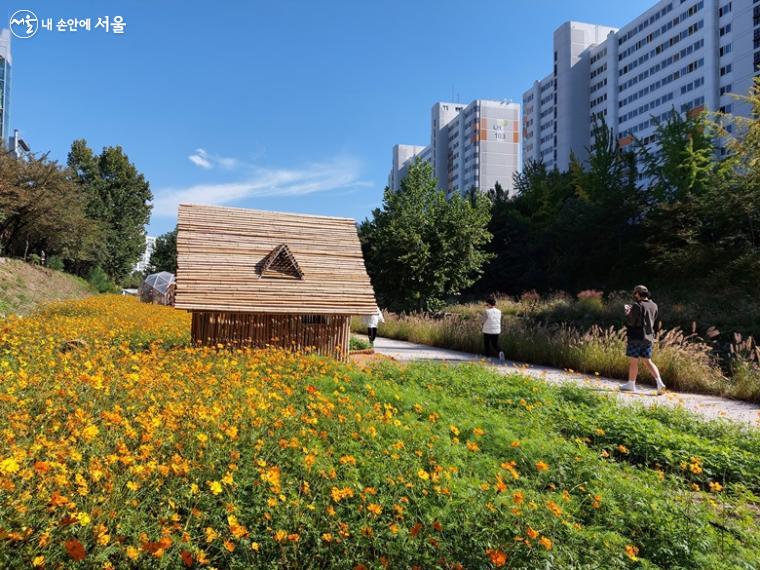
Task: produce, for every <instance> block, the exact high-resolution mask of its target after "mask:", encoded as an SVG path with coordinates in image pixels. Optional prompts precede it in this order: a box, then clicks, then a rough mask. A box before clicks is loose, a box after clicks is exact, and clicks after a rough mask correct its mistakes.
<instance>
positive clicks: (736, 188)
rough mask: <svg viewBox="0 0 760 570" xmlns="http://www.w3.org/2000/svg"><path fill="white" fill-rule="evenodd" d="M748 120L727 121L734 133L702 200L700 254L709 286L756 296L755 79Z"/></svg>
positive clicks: (759, 101)
mask: <svg viewBox="0 0 760 570" xmlns="http://www.w3.org/2000/svg"><path fill="white" fill-rule="evenodd" d="M743 99H744V101H745V102H746V103H747V104H748V105H749V106H750V108H751V110H752V111H751V114H750V116H749V117H739V116H735V117H728V120H729V121H731V122H733V123H734V125H735V127H736V131H735V132H736V134H737V136H736V137H735V138H732V139H730V140H729V143H728V151H729V152H728V158H727V159H726V160H725V161H724V162H723V164H722V165H721V169H720V172H719V176H718V177H717V178H716V182H715V184H714V185H713V186H712V187H711V188H710V190H709V191H708V192H707V194H706V196H705V197H704V199H703V200H701V205H702V208H701V211H700V214H701V219H702V223H701V226H700V233H699V238H700V239H699V249H700V251H704V250H707V254H703V257H705V258H706V263H705V264H706V265H707V267H708V268H709V270H708V269H706V270H705V271H704V273H705V274H706V275H709V280H708V282H709V284H710V285H711V286H713V287H715V286H718V287H721V288H724V289H732V290H735V289H737V288H740V289H741V290H743V291H745V292H748V293H749V294H750V295H752V296H753V297H754V298H755V299H756V298H757V295H758V294H760V289H759V288H758V283H760V78H758V77H756V78H755V80H754V84H753V87H752V89H751V91H750V93H749V94H748V95H747V96H746V97H743Z"/></svg>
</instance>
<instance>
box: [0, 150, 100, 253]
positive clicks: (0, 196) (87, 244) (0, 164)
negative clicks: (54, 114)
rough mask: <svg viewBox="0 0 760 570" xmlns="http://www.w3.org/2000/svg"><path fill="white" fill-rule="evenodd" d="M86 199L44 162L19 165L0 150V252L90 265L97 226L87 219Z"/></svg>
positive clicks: (29, 159)
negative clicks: (42, 255)
mask: <svg viewBox="0 0 760 570" xmlns="http://www.w3.org/2000/svg"><path fill="white" fill-rule="evenodd" d="M86 207H87V198H86V196H85V195H84V194H83V193H82V192H81V191H80V189H79V188H78V187H77V186H76V185H75V184H74V183H72V182H71V180H70V179H69V176H68V174H67V172H66V171H65V170H64V169H62V168H61V167H60V166H59V165H58V164H57V163H56V162H54V161H51V160H49V159H48V158H47V156H42V157H27V158H25V159H24V160H19V159H16V158H15V157H13V156H12V155H10V154H9V153H7V152H4V151H2V150H1V149H0V252H3V253H5V254H7V255H12V256H18V257H22V256H23V257H26V256H28V255H30V254H35V255H41V253H42V252H43V251H44V252H45V254H46V256H47V257H51V256H56V257H59V258H63V259H64V260H65V261H66V264H67V265H68V266H72V265H73V266H75V265H76V264H78V263H82V262H87V261H91V260H93V259H94V258H95V257H96V255H97V247H98V244H99V243H101V241H102V232H101V227H100V225H99V224H98V223H97V222H95V221H93V220H91V219H89V218H88V217H87V215H86Z"/></svg>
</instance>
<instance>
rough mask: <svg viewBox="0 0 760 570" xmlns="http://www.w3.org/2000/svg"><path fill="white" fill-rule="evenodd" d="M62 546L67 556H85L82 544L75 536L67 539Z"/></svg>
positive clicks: (76, 558) (80, 558)
mask: <svg viewBox="0 0 760 570" xmlns="http://www.w3.org/2000/svg"><path fill="white" fill-rule="evenodd" d="M63 546H64V548H65V549H66V554H68V555H69V558H71V559H72V560H84V559H85V557H86V556H87V552H86V551H85V549H84V546H83V545H82V543H81V542H79V541H78V540H77V539H75V538H71V539H69V540H67V541H66V542H64V543H63Z"/></svg>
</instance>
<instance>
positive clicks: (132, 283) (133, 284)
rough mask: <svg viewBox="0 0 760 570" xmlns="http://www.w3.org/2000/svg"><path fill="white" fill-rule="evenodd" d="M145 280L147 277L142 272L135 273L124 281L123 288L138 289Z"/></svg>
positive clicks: (122, 282)
mask: <svg viewBox="0 0 760 570" xmlns="http://www.w3.org/2000/svg"><path fill="white" fill-rule="evenodd" d="M143 279H145V275H143V274H142V273H141V272H140V271H133V272H132V273H130V274H129V275H128V276H127V277H125V278H124V279H122V281H121V286H122V287H124V288H125V289H137V288H139V287H140V285H142V282H143Z"/></svg>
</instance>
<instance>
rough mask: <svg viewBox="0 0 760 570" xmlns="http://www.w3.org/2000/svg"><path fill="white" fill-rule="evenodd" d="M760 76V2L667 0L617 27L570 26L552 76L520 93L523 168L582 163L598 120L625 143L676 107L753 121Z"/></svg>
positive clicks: (557, 40) (645, 137) (646, 133)
mask: <svg viewBox="0 0 760 570" xmlns="http://www.w3.org/2000/svg"><path fill="white" fill-rule="evenodd" d="M759 72H760V0H662V1H661V2H658V3H657V4H655V5H654V6H652V7H651V8H650V9H649V10H647V11H646V12H644V13H643V14H642V15H641V16H639V17H638V18H636V19H634V20H633V21H632V22H630V23H628V24H626V25H625V26H623V27H621V28H620V29H616V28H610V27H607V26H600V25H595V24H584V23H580V22H566V23H564V24H562V25H561V26H560V27H559V28H558V29H557V30H556V31H555V32H554V62H553V68H552V71H551V73H550V74H549V75H547V76H546V77H545V78H544V79H542V80H539V81H536V82H535V83H534V84H533V87H532V88H531V89H529V90H528V91H526V92H525V93H524V95H523V149H522V151H523V162H527V161H529V160H536V161H543V162H544V163H545V164H546V165H547V166H548V167H550V168H551V167H556V168H558V169H560V170H563V169H566V168H567V166H568V164H569V161H570V156H571V155H575V156H577V157H578V158H580V159H583V158H584V157H585V156H586V154H587V148H588V147H589V145H590V143H591V136H592V125H593V119H594V117H595V116H597V117H604V119H605V121H606V123H607V125H608V126H609V127H611V128H612V129H613V130H614V132H615V134H616V136H617V137H618V140H619V144H620V145H621V146H626V145H628V144H630V143H631V142H633V140H634V137H636V138H638V139H639V140H642V141H644V142H645V143H647V142H649V141H650V140H651V138H650V137H652V135H653V133H654V130H655V127H656V122H657V120H658V119H661V118H663V117H665V116H666V115H667V114H668V113H669V112H671V111H672V110H673V109H675V110H676V111H678V112H680V113H688V112H696V111H699V110H703V109H705V110H708V111H717V110H722V111H725V112H732V113H736V114H743V115H746V114H748V112H749V108H748V107H747V105H746V103H743V102H740V101H737V99H736V98H735V97H734V96H733V95H732V94H734V93H736V94H742V95H744V94H746V93H747V92H748V91H749V88H750V86H751V84H752V78H753V76H755V75H757V74H758V73H759Z"/></svg>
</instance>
